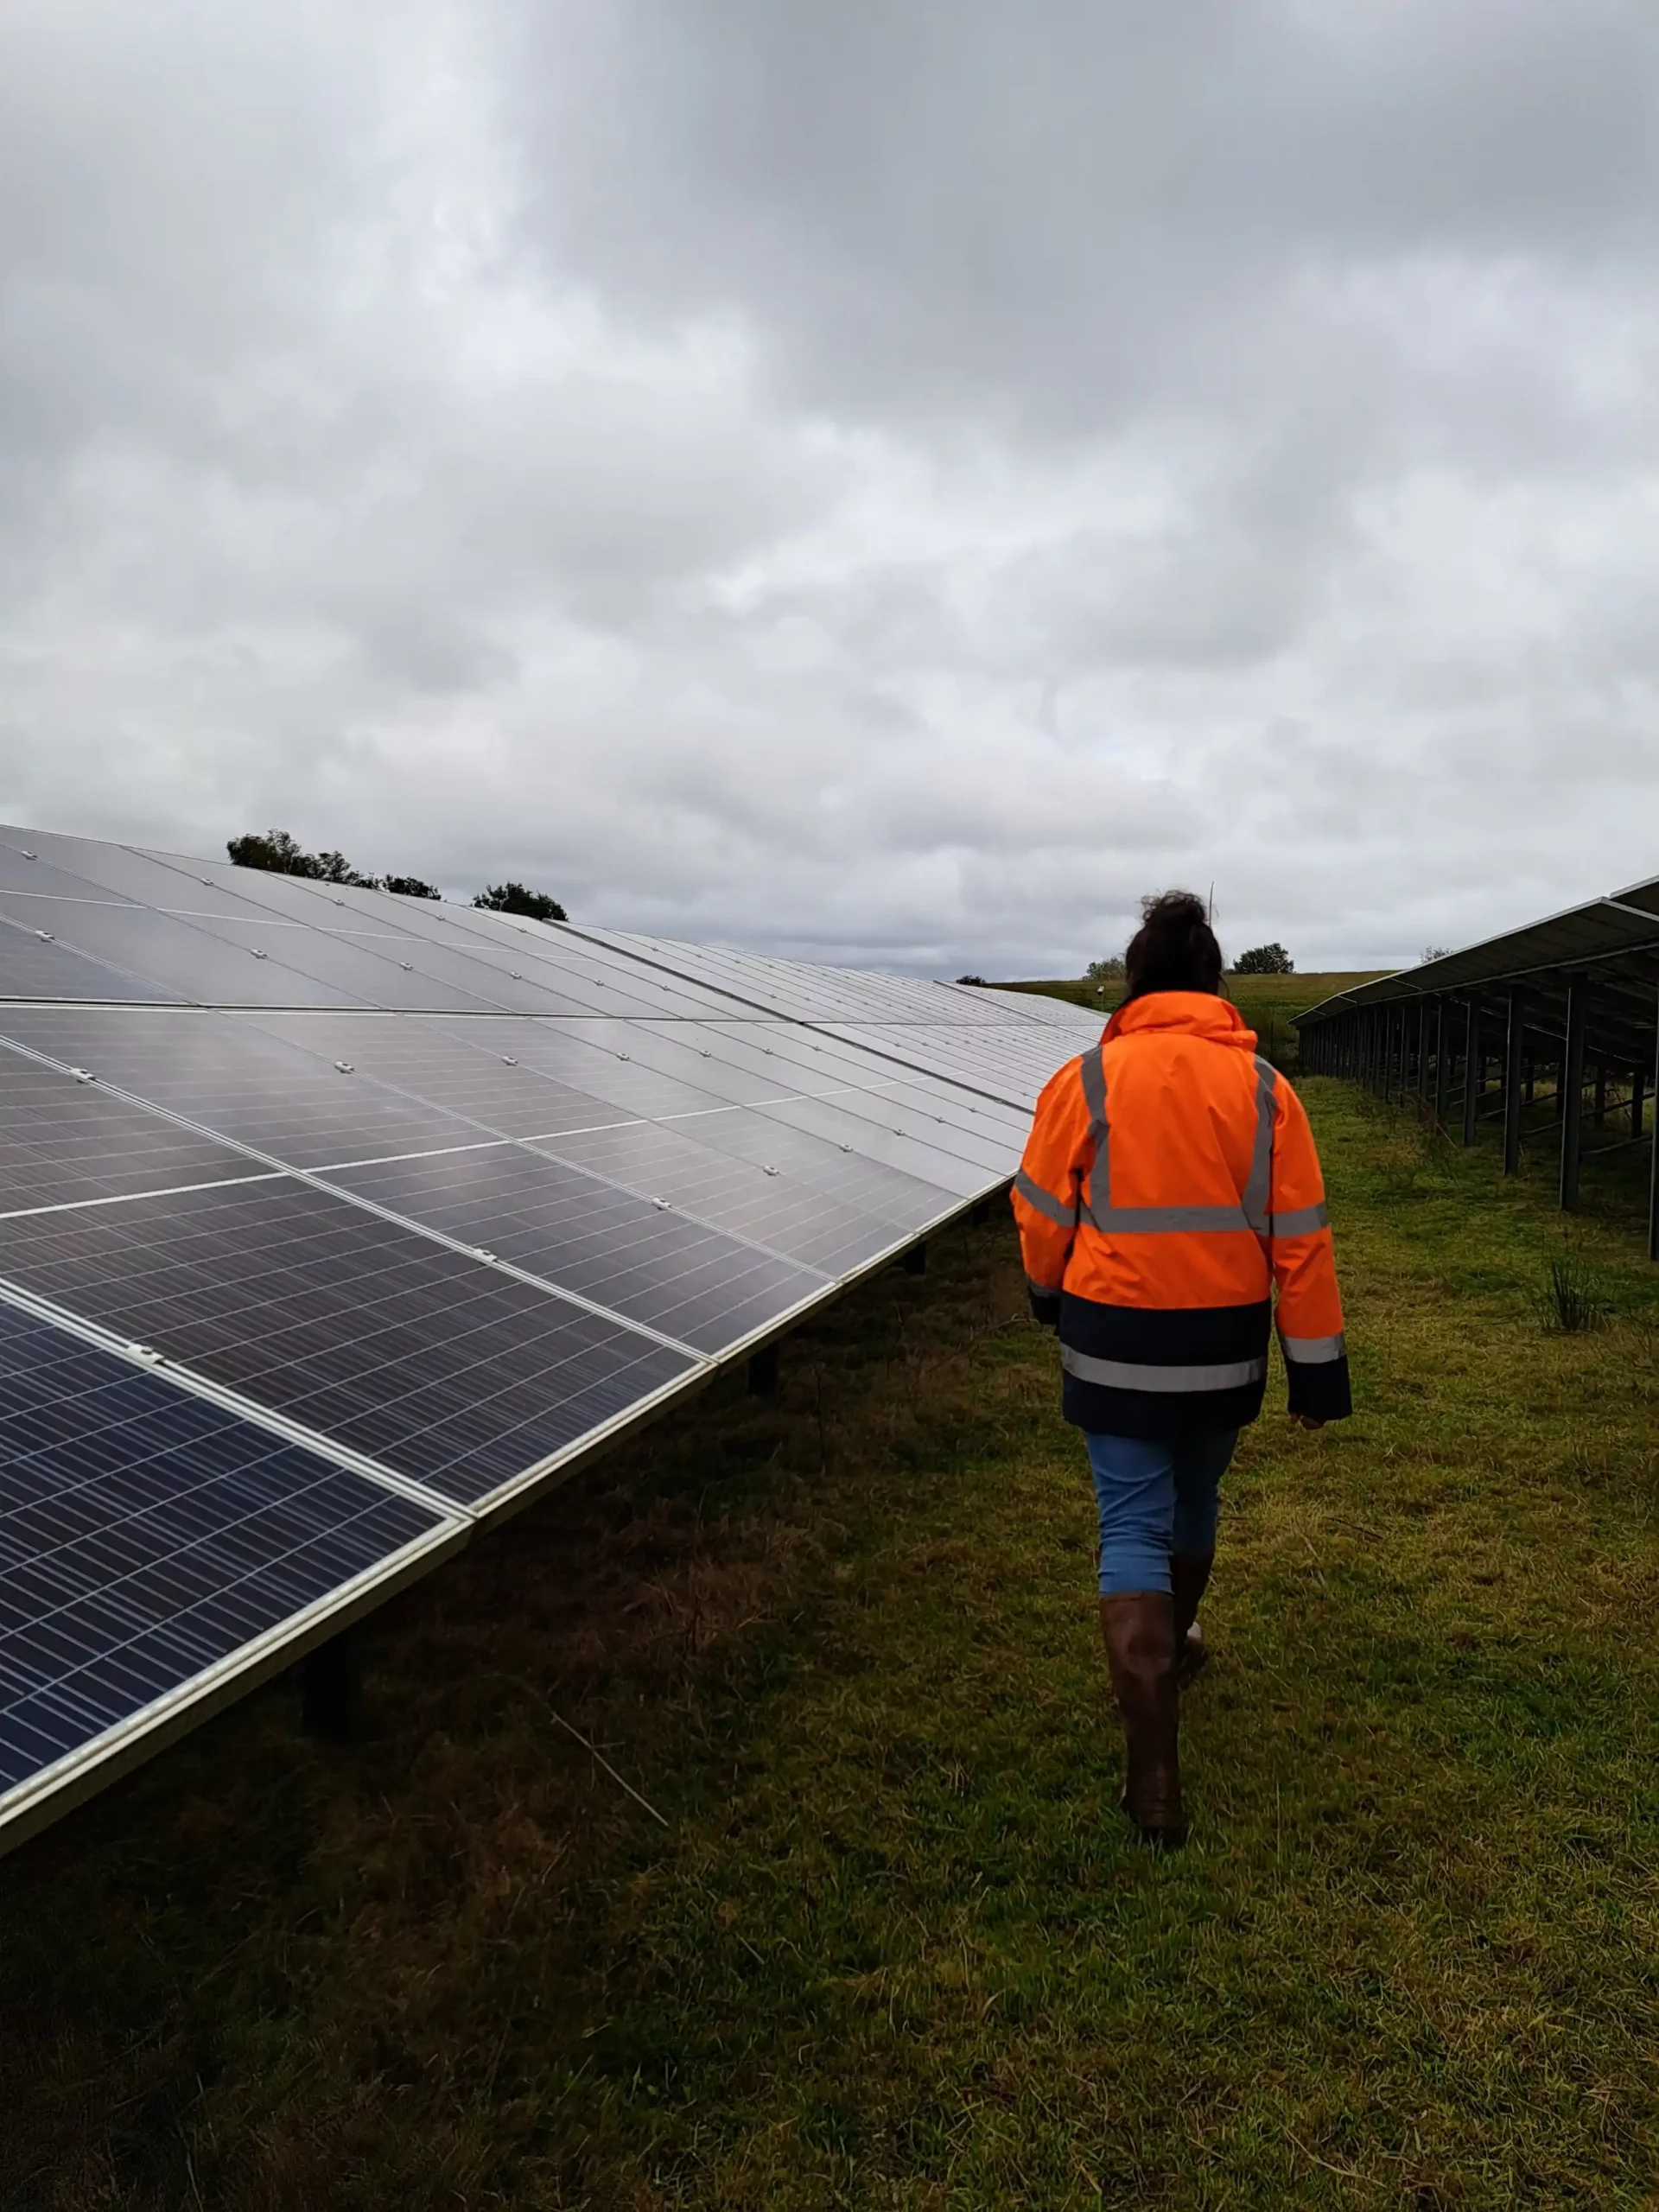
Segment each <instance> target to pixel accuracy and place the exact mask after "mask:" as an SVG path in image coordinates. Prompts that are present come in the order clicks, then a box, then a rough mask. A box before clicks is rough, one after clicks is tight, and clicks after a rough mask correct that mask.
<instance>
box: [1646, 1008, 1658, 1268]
mask: <svg viewBox="0 0 1659 2212" xmlns="http://www.w3.org/2000/svg"><path fill="white" fill-rule="evenodd" d="M1656 1054H1659V1039H1656ZM1653 1096H1654V1109H1653V1146H1652V1149H1651V1151H1650V1152H1649V1155H1648V1257H1649V1259H1650V1260H1659V1057H1656V1062H1655V1067H1654V1076H1653Z"/></svg>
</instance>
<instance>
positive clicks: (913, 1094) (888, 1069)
mask: <svg viewBox="0 0 1659 2212" xmlns="http://www.w3.org/2000/svg"><path fill="white" fill-rule="evenodd" d="M871 1034H872V1035H874V1034H876V1033H875V1032H872V1033H871ZM684 1036H685V1039H686V1042H687V1044H688V1045H689V1044H690V1043H691V1042H692V1040H694V1039H695V1041H696V1044H698V1045H707V1046H709V1048H710V1049H711V1050H712V1051H713V1052H715V1053H716V1054H717V1055H718V1056H719V1057H720V1058H721V1059H723V1060H724V1061H726V1062H727V1063H728V1065H734V1066H741V1067H745V1068H747V1069H749V1070H751V1071H755V1072H756V1073H758V1074H759V1075H760V1079H761V1081H762V1082H763V1084H765V1086H766V1088H765V1089H764V1090H760V1091H755V1092H752V1093H751V1094H750V1095H751V1096H753V1097H754V1098H757V1099H759V1098H761V1097H772V1096H780V1095H785V1094H787V1093H789V1092H790V1091H791V1090H794V1091H798V1092H800V1093H802V1094H803V1095H805V1096H825V1097H829V1098H833V1099H834V1100H835V1101H836V1103H839V1104H841V1105H842V1106H844V1107H845V1108H846V1109H848V1110H849V1111H850V1112H855V1113H859V1114H864V1115H868V1116H871V1117H872V1118H874V1119H875V1120H877V1121H880V1122H886V1123H888V1124H891V1123H892V1122H900V1123H905V1124H906V1125H909V1124H910V1123H911V1122H913V1123H914V1126H915V1127H916V1128H917V1129H918V1131H930V1132H932V1133H933V1135H932V1141H942V1132H944V1131H950V1130H952V1129H959V1130H961V1131H962V1132H963V1133H964V1134H966V1135H969V1136H971V1137H973V1138H974V1139H975V1140H976V1141H980V1142H984V1141H989V1142H990V1143H992V1144H993V1145H994V1146H999V1147H1000V1145H1001V1141H1003V1140H1005V1139H1007V1138H1009V1137H1011V1138H1012V1139H1013V1141H1014V1143H1015V1145H1016V1147H1017V1146H1019V1145H1020V1144H1022V1143H1023V1141H1024V1138H1025V1131H1026V1128H1027V1123H1028V1121H1029V1118H1030V1116H1029V1114H1028V1112H1027V1109H1024V1108H1023V1107H1014V1106H1005V1105H1003V1104H1001V1103H1000V1102H999V1101H997V1100H995V1099H994V1098H987V1097H984V1096H980V1095H978V1094H976V1093H974V1092H971V1091H968V1090H964V1089H963V1086H962V1085H961V1084H959V1083H949V1082H944V1081H940V1080H938V1079H937V1078H935V1077H932V1076H931V1075H929V1074H926V1073H925V1072H922V1071H918V1070H917V1069H916V1068H914V1067H912V1066H911V1065H908V1064H907V1063H906V1062H905V1061H903V1060H899V1059H895V1058H893V1057H892V1056H891V1055H889V1054H887V1053H886V1052H882V1051H880V1049H877V1048H873V1047H872V1046H861V1045H854V1044H850V1043H849V1042H847V1041H846V1040H845V1039H841V1038H837V1037H832V1036H827V1035H825V1034H824V1033H822V1032H820V1031H817V1030H804V1029H798V1028H797V1027H794V1026H793V1025H790V1024H784V1023H778V1024H774V1025H772V1027H768V1028H764V1029H759V1030H756V1029H754V1028H752V1027H747V1028H740V1027H728V1025H726V1024H723V1023H722V1024H721V1025H719V1026H718V1027H713V1028H707V1027H702V1026H701V1025H700V1026H699V1027H698V1029H697V1030H696V1031H695V1032H690V1031H688V1032H686V1033H684ZM762 1039H764V1040H765V1043H764V1045H763V1044H762V1042H761V1040H762Z"/></svg>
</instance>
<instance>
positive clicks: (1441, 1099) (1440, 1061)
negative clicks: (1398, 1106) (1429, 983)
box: [1434, 999, 1452, 1129]
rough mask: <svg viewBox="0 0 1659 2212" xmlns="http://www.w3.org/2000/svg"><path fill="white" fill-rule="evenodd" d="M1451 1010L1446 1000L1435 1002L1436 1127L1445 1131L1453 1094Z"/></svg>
mask: <svg viewBox="0 0 1659 2212" xmlns="http://www.w3.org/2000/svg"><path fill="white" fill-rule="evenodd" d="M1451 1010H1452V1009H1451V1008H1450V1007H1448V1006H1447V1004H1446V1001H1445V1000H1444V999H1436V1000H1435V1001H1434V1126H1435V1128H1437V1129H1443V1128H1445V1127H1446V1099H1447V1097H1448V1096H1449V1095H1450V1092H1451V1078H1452V1055H1451V1053H1450V1052H1448V1051H1447V1049H1446V1047H1447V1046H1448V1044H1449V1043H1450V1041H1451V1039H1450V1038H1449V1037H1448V1035H1447V1029H1448V1026H1449V1025H1448V1023H1447V1021H1446V1016H1447V1014H1449V1013H1450V1012H1451Z"/></svg>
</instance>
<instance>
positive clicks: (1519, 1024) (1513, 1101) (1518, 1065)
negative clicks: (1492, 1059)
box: [1503, 991, 1527, 1175]
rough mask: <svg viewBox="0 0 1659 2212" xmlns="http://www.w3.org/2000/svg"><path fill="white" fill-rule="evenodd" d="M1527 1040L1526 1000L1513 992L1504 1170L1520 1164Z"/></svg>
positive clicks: (1507, 1057)
mask: <svg viewBox="0 0 1659 2212" xmlns="http://www.w3.org/2000/svg"><path fill="white" fill-rule="evenodd" d="M1526 1040H1527V1002H1526V1001H1525V999H1524V998H1523V997H1522V995H1521V993H1520V992H1519V991H1511V992H1510V1033H1509V1035H1508V1037H1507V1038H1506V1039H1504V1049H1503V1173H1505V1174H1506V1175H1513V1174H1514V1173H1515V1172H1516V1169H1517V1168H1518V1167H1519V1166H1520V1165H1521V1087H1522V1086H1521V1071H1522V1062H1523V1058H1524V1052H1525V1046H1526Z"/></svg>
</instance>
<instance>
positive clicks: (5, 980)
mask: <svg viewBox="0 0 1659 2212" xmlns="http://www.w3.org/2000/svg"><path fill="white" fill-rule="evenodd" d="M29 906H30V902H29V900H27V899H16V900H14V901H12V902H11V910H10V911H7V910H6V908H5V906H4V904H3V901H0V999H35V1000H48V1001H49V1000H68V1001H76V1000H79V1001H86V1002H88V1003H97V1002H98V1001H114V1002H117V1003H120V1002H123V1001H124V1002H126V1003H129V1004H137V1003H151V1004H153V1003H157V1002H159V1003H161V1004H163V1005H165V1004H168V1003H169V1002H170V1003H172V1004H174V1005H177V1004H178V1003H179V994H178V993H177V992H176V991H168V990H164V989H162V988H160V986H158V985H156V984H151V983H146V982H141V981H140V980H139V978H138V977H137V976H130V975H128V974H126V973H125V972H124V971H123V970H122V969H117V968H111V967H110V966H108V965H107V964H106V963H103V962H99V961H96V960H91V959H88V958H87V957H86V955H85V954H84V953H80V952H77V951H75V950H73V948H72V947H70V946H69V945H67V944H60V943H59V942H58V941H57V938H56V933H55V931H54V929H53V927H52V925H51V921H50V918H49V917H47V916H42V915H36V917H35V920H34V921H30V920H29V918H28V917H29Z"/></svg>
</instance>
